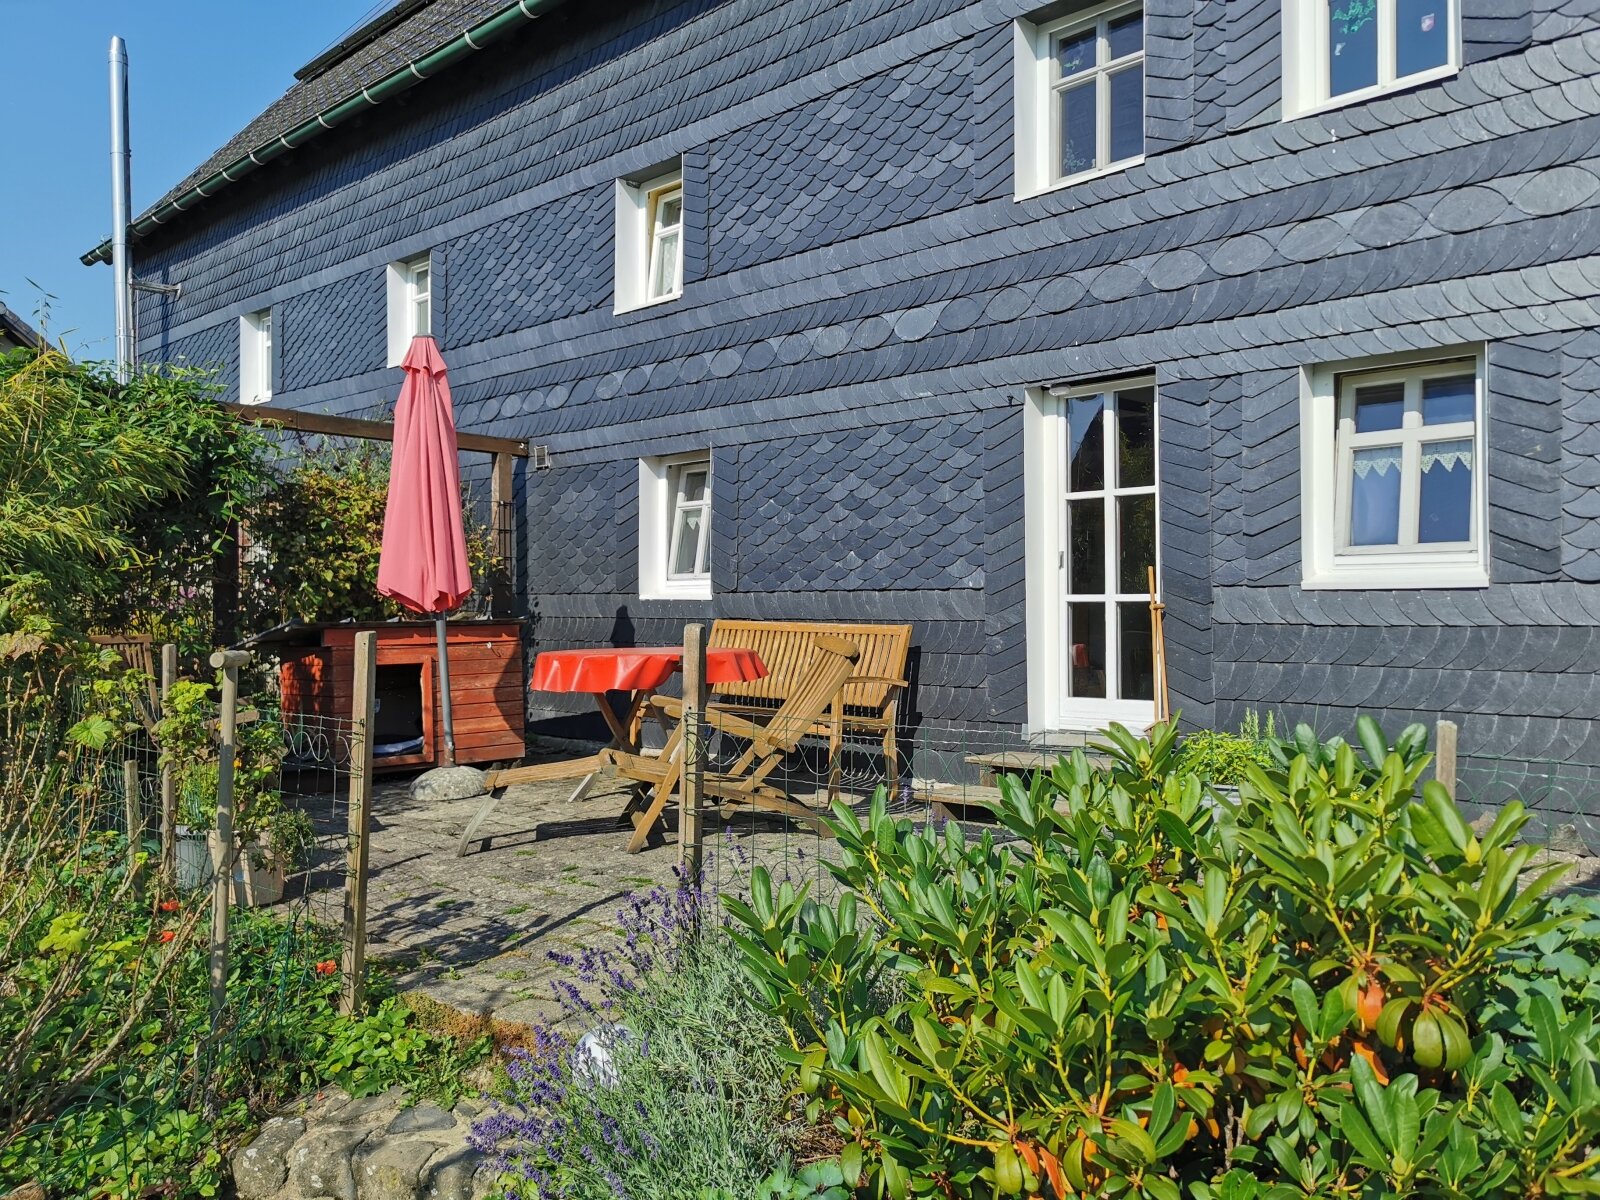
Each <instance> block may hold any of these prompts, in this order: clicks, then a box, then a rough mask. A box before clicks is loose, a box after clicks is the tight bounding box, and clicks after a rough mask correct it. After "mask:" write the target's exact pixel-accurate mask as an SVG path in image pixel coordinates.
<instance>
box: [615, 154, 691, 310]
mask: <svg viewBox="0 0 1600 1200" xmlns="http://www.w3.org/2000/svg"><path fill="white" fill-rule="evenodd" d="M682 294H683V168H682V166H681V165H672V166H670V167H664V168H656V169H654V170H653V171H652V172H651V174H650V177H649V178H646V179H640V180H628V179H619V180H618V181H617V233H616V288H615V298H616V311H617V312H626V311H628V310H629V309H634V308H642V307H643V306H645V305H647V304H659V303H661V302H662V301H664V300H672V299H675V298H676V297H678V296H681V295H682Z"/></svg>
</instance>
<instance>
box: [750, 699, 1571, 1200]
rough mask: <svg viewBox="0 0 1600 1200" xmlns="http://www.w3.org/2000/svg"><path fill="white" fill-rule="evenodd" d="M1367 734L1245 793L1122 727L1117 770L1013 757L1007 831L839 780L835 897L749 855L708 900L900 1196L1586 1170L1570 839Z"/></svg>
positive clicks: (1303, 754) (1314, 747)
mask: <svg viewBox="0 0 1600 1200" xmlns="http://www.w3.org/2000/svg"><path fill="white" fill-rule="evenodd" d="M1357 734H1358V736H1357V738H1356V740H1355V743H1354V744H1349V743H1346V742H1344V741H1342V740H1340V741H1337V742H1333V743H1319V742H1317V741H1316V739H1315V738H1314V737H1313V736H1312V735H1311V734H1310V732H1309V731H1308V730H1297V731H1296V734H1295V738H1294V740H1293V742H1292V743H1291V744H1290V747H1289V748H1287V749H1285V750H1284V752H1283V754H1282V755H1280V756H1279V761H1277V762H1275V764H1274V765H1273V766H1272V767H1263V766H1262V765H1260V764H1259V763H1252V764H1251V765H1250V766H1249V768H1248V769H1247V774H1246V780H1245V786H1244V787H1243V788H1242V789H1241V790H1242V793H1243V796H1242V798H1241V799H1239V800H1237V801H1234V800H1230V799H1228V798H1226V797H1223V796H1219V795H1218V794H1216V793H1214V792H1213V791H1212V790H1211V789H1210V788H1209V787H1208V786H1206V784H1205V783H1203V781H1202V779H1201V778H1200V776H1199V775H1197V774H1196V773H1195V772H1194V771H1193V770H1192V769H1187V768H1186V767H1185V766H1184V764H1183V761H1182V757H1181V756H1180V755H1179V754H1178V752H1177V748H1176V736H1175V733H1174V731H1173V729H1171V728H1170V727H1167V726H1161V725H1158V726H1156V727H1155V728H1154V729H1153V730H1152V731H1151V735H1150V737H1149V738H1148V739H1138V738H1134V737H1132V736H1131V735H1129V734H1127V733H1126V732H1125V731H1121V730H1113V732H1112V734H1111V742H1112V744H1111V745H1110V746H1109V747H1108V748H1107V749H1108V752H1109V754H1110V757H1111V765H1110V766H1109V768H1105V769H1097V768H1094V767H1091V765H1090V764H1089V762H1088V760H1087V759H1086V758H1085V757H1084V756H1083V755H1082V754H1081V753H1077V754H1074V755H1073V756H1072V757H1071V758H1070V759H1066V760H1063V761H1062V762H1061V763H1060V764H1059V765H1058V766H1057V767H1056V768H1055V769H1054V770H1053V771H1051V772H1049V773H1041V774H1039V775H1036V776H1034V777H1033V779H1032V781H1031V783H1027V784H1024V783H1022V782H1019V781H1017V780H1015V779H1007V780H1005V781H1004V783H1003V784H1002V788H1001V797H1000V800H999V801H998V803H997V805H996V809H995V816H996V818H997V819H998V821H999V822H1000V824H1001V825H1002V826H1004V828H1005V830H1006V831H1007V833H1008V834H1009V835H1010V840H1007V841H1006V842H1005V843H1004V844H1002V842H1001V841H1000V840H999V839H997V838H996V837H995V836H993V835H992V834H989V833H985V834H983V835H982V836H981V837H978V838H976V839H969V838H967V837H966V836H964V835H963V833H962V831H961V829H960V827H959V826H957V825H948V826H946V827H945V828H944V829H943V830H937V829H933V828H930V827H919V826H917V825H914V824H913V823H912V822H911V821H908V820H898V821H897V820H895V819H893V818H891V817H890V816H889V814H888V812H887V809H886V805H885V802H884V797H883V796H882V795H881V794H880V795H879V797H878V798H877V799H876V800H875V802H874V804H873V806H872V810H871V813H870V815H869V816H868V817H867V819H865V820H862V819H860V818H859V817H858V816H857V815H856V814H855V813H853V812H852V811H851V810H850V809H849V808H847V807H845V806H843V805H838V806H836V807H835V809H834V815H833V819H832V821H831V826H832V830H833V832H834V833H835V834H836V835H837V837H838V839H839V847H840V861H839V862H838V863H837V864H836V865H832V866H831V867H830V869H831V870H832V871H833V872H834V874H835V875H836V876H837V878H838V879H839V880H840V881H841V882H842V883H843V884H845V885H847V890H846V891H845V893H844V894H843V895H842V896H841V897H840V899H839V900H838V901H837V902H836V903H833V904H822V903H819V902H818V901H816V900H814V899H812V898H811V897H810V896H809V895H808V894H807V892H806V889H804V888H801V889H795V888H794V887H792V886H790V885H789V884H787V883H784V884H781V885H774V884H773V882H772V881H771V880H770V879H769V878H768V877H767V876H766V875H765V873H764V872H762V871H759V870H758V871H757V872H756V875H755V879H754V886H753V890H752V898H751V900H750V902H749V903H744V902H742V901H740V900H738V899H735V898H725V901H724V902H725V903H726V905H727V907H728V909H729V911H730V912H731V914H732V915H733V917H734V920H735V929H734V932H733V935H732V936H733V937H734V940H735V941H736V942H737V944H738V945H739V947H740V948H741V951H742V953H743V956H744V962H745V969H746V971H747V972H748V974H749V977H750V979H751V981H752V984H753V985H754V987H755V989H756V991H757V994H758V995H759V996H760V997H761V999H762V1001H763V1003H764V1004H765V1005H766V1006H767V1008H768V1009H769V1010H770V1011H772V1012H773V1013H775V1014H777V1015H778V1016H779V1017H780V1018H781V1020H782V1022H783V1024H784V1027H785V1029H786V1031H787V1035H788V1040H789V1045H790V1048H789V1050H788V1051H787V1054H786V1056H787V1058H788V1059H789V1061H790V1062H791V1064H792V1066H793V1068H794V1072H795V1074H794V1079H795V1082H796V1085H797V1087H798V1088H800V1089H801V1090H802V1091H803V1092H804V1094H805V1095H806V1096H807V1097H809V1100H808V1104H809V1112H810V1114H811V1115H812V1116H813V1117H814V1118H815V1119H817V1120H819V1121H825V1122H828V1123H831V1124H832V1125H833V1126H834V1127H835V1128H836V1129H837V1130H838V1131H839V1133H840V1135H841V1136H843V1137H844V1138H846V1139H847V1141H848V1144H847V1145H846V1147H845V1150H844V1153H843V1155H842V1158H841V1165H842V1167H843V1168H844V1171H845V1174H846V1175H847V1177H850V1178H852V1179H856V1180H859V1181H861V1182H863V1183H864V1184H865V1185H867V1186H868V1187H869V1188H870V1189H871V1190H872V1191H873V1192H874V1193H876V1194H879V1195H887V1196H890V1197H894V1198H895V1200H901V1198H903V1197H906V1196H989V1195H992V1194H996V1193H999V1194H1005V1195H1009V1194H1019V1193H1023V1194H1028V1195H1040V1196H1055V1197H1058V1198H1059V1197H1066V1196H1075V1195H1083V1196H1089V1195H1094V1196H1141V1197H1151V1198H1153V1200H1179V1198H1180V1197H1183V1196H1188V1197H1193V1198H1194V1200H1211V1198H1213V1197H1216V1198H1219V1200H1220V1198H1224V1197H1226V1198H1227V1200H1248V1198H1250V1197H1255V1196H1262V1197H1267V1196H1271V1197H1274V1198H1277V1197H1289V1196H1299V1195H1317V1196H1352V1197H1353V1196H1379V1195H1397V1196H1410V1195H1415V1196H1438V1197H1445V1196H1452V1197H1460V1196H1466V1197H1478V1196H1485V1197H1487V1196H1504V1195H1515V1196H1532V1195H1547V1194H1563V1193H1571V1192H1575V1191H1590V1192H1592V1191H1593V1190H1594V1188H1595V1186H1596V1178H1597V1175H1600V1149H1597V1145H1596V1141H1597V1136H1600V1086H1597V1083H1596V1074H1595V1070H1596V1068H1595V1061H1596V1055H1597V1054H1600V1031H1597V1029H1596V1025H1595V1019H1594V1009H1593V1002H1592V997H1591V996H1590V995H1589V993H1588V992H1587V991H1586V990H1579V989H1578V987H1577V986H1576V983H1575V984H1574V986H1560V985H1558V986H1539V985H1538V984H1537V980H1536V979H1531V978H1530V977H1529V975H1528V974H1527V964H1528V962H1529V960H1530V957H1532V956H1536V955H1539V954H1544V955H1561V954H1562V953H1563V952H1564V951H1565V949H1566V948H1567V947H1568V946H1575V945H1577V944H1578V943H1577V940H1576V939H1578V938H1580V937H1592V932H1591V933H1589V934H1585V933H1583V932H1581V930H1582V928H1583V927H1581V926H1580V921H1581V919H1582V918H1581V915H1579V914H1573V913H1570V912H1564V911H1560V910H1558V909H1557V908H1556V907H1553V906H1552V905H1551V904H1550V903H1549V902H1548V901H1547V899H1546V893H1547V891H1548V889H1549V888H1550V887H1551V885H1552V884H1553V883H1554V882H1555V881H1556V879H1557V877H1558V876H1559V874H1560V868H1551V869H1548V870H1542V871H1538V870H1534V869H1533V859H1534V855H1535V851H1534V849H1533V848H1532V847H1529V846H1523V845H1519V844H1518V843H1517V840H1516V835H1517V832H1518V830H1519V829H1520V828H1521V827H1522V825H1523V823H1524V821H1525V820H1526V814H1525V813H1524V812H1523V809H1522V807H1521V805H1519V804H1515V803H1513V804H1511V805H1509V806H1507V807H1506V808H1505V809H1504V810H1503V811H1502V812H1501V813H1500V815H1499V817H1498V819H1497V820H1496V821H1495V822H1494V824H1493V825H1492V827H1490V828H1487V829H1485V830H1484V831H1483V832H1481V833H1474V832H1473V830H1472V829H1471V828H1469V827H1468V826H1467V824H1466V823H1465V822H1464V821H1463V820H1462V817H1461V814H1460V812H1459V811H1458V810H1457V808H1456V806H1455V804H1454V803H1453V802H1452V800H1451V799H1450V797H1449V796H1448V795H1447V794H1446V793H1445V792H1444V790H1443V789H1442V788H1441V787H1439V785H1437V784H1435V783H1431V782H1429V783H1422V782H1421V778H1422V775H1423V773H1424V771H1425V769H1426V767H1427V765H1428V762H1429V756H1428V755H1427V753H1426V750H1425V745H1424V743H1425V731H1424V730H1422V729H1421V728H1420V727H1413V728H1412V729H1408V730H1407V731H1406V732H1405V733H1403V734H1402V735H1401V737H1400V738H1398V739H1396V743H1395V744H1393V745H1391V743H1390V742H1389V741H1388V740H1387V739H1386V738H1385V737H1384V736H1383V734H1382V732H1381V731H1380V730H1379V728H1378V727H1377V726H1376V724H1374V723H1373V722H1372V721H1370V720H1369V719H1363V720H1362V721H1361V722H1360V724H1359V726H1358V730H1357ZM1561 961H1563V962H1564V963H1565V967H1566V969H1567V974H1566V975H1565V976H1563V978H1572V979H1574V980H1576V977H1577V976H1578V975H1579V974H1581V973H1580V972H1579V971H1578V967H1577V964H1576V963H1575V962H1570V961H1566V960H1561ZM1535 975H1537V971H1535ZM886 981H893V982H894V984H895V985H896V986H886ZM1584 985H1585V987H1586V986H1587V980H1586V979H1585V980H1584Z"/></svg>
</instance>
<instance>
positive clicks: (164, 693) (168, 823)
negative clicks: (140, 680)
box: [161, 642, 178, 884]
mask: <svg viewBox="0 0 1600 1200" xmlns="http://www.w3.org/2000/svg"><path fill="white" fill-rule="evenodd" d="M177 681H178V648H177V647H176V646H174V645H173V644H172V643H171V642H168V643H167V644H166V645H165V646H163V647H161V715H162V717H163V718H165V717H167V716H170V715H171V713H170V707H171V704H172V685H173V684H174V683H176V682H177ZM162 757H163V758H165V757H166V756H165V755H163V756H162ZM161 874H162V877H163V878H165V879H166V881H167V882H168V883H169V884H171V883H173V882H175V881H176V880H177V878H178V788H177V781H176V779H175V777H174V775H173V770H172V764H171V763H170V762H163V763H162V764H161Z"/></svg>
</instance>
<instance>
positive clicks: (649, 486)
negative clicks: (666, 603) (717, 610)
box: [639, 453, 711, 599]
mask: <svg viewBox="0 0 1600 1200" xmlns="http://www.w3.org/2000/svg"><path fill="white" fill-rule="evenodd" d="M639 593H640V595H641V596H644V597H655V598H675V597H676V598H686V599H706V598H709V597H710V595H711V457H710V455H708V454H705V453H694V454H683V455H675V456H673V457H671V458H646V459H641V460H640V462H639Z"/></svg>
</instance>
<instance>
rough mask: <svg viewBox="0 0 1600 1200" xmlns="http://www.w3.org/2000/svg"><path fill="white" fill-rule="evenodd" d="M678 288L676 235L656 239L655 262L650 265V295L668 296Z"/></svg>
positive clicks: (670, 234) (671, 234) (674, 233)
mask: <svg viewBox="0 0 1600 1200" xmlns="http://www.w3.org/2000/svg"><path fill="white" fill-rule="evenodd" d="M677 290H678V235H677V233H676V232H673V233H669V234H666V235H665V236H664V237H660V238H657V239H656V254H655V262H653V263H652V264H651V267H650V295H652V296H670V295H672V294H673V293H674V292H676V291H677Z"/></svg>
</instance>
